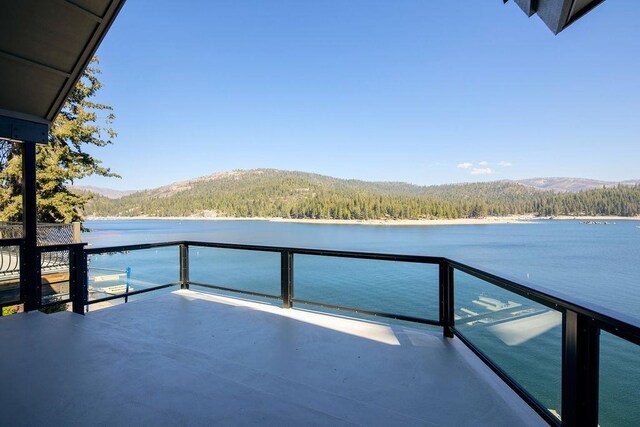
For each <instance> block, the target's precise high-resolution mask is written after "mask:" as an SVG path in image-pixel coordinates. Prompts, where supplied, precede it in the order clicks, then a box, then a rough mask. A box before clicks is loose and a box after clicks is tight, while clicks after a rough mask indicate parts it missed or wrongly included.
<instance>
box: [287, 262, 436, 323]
mask: <svg viewBox="0 0 640 427" xmlns="http://www.w3.org/2000/svg"><path fill="white" fill-rule="evenodd" d="M293 271H294V274H293V282H294V294H293V295H294V298H295V299H301V300H306V301H313V302H318V303H323V304H330V305H335V306H342V307H347V308H352V309H360V310H368V311H375V312H382V313H389V314H399V315H404V316H411V317H418V318H421V319H428V320H435V321H437V320H438V318H439V303H438V301H439V285H438V283H439V267H438V265H434V264H418V263H409V262H396V261H380V260H368V259H355V258H340V257H327V256H315V255H295V257H294V262H293Z"/></svg>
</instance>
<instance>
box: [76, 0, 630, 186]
mask: <svg viewBox="0 0 640 427" xmlns="http://www.w3.org/2000/svg"><path fill="white" fill-rule="evenodd" d="M638 15H640V2H637V1H635V0H618V1H607V2H605V3H604V4H602V5H601V6H599V7H598V8H596V9H595V10H594V11H593V12H591V13H590V14H588V15H587V16H586V17H585V18H583V19H582V20H580V21H578V22H577V23H576V24H574V25H573V26H571V27H570V28H569V29H567V30H566V31H564V32H563V33H561V34H560V35H558V36H554V35H553V33H551V31H549V30H548V29H547V28H546V26H545V25H544V24H543V23H542V21H540V19H539V18H537V17H535V16H534V17H532V18H527V17H526V15H525V14H524V13H522V12H521V11H520V10H519V9H518V7H517V6H516V5H515V4H514V3H513V2H510V3H508V4H506V5H503V4H502V1H499V0H490V1H486V0H485V1H472V0H456V1H439V2H435V1H424V0H403V1H398V2H391V1H387V0H385V1H377V0H366V1H365V0H349V1H344V0H323V1H300V0H286V1H285V0H270V1H264V0H253V1H247V0H229V1H204V0H202V1H196V0H192V1H186V0H185V1H180V2H177V1H159V0H155V1H152V0H137V1H133V0H131V1H129V2H127V4H126V5H125V7H124V9H123V10H122V12H121V14H120V16H119V17H118V19H117V21H116V22H115V24H114V25H113V27H112V29H111V31H110V32H109V34H108V35H107V37H106V39H105V40H104V42H103V44H102V46H101V47H100V50H99V52H98V53H99V56H100V59H101V67H102V70H103V76H102V80H103V82H104V85H105V86H104V89H103V90H102V91H101V92H100V94H99V99H98V101H101V102H105V103H108V104H111V105H112V106H113V107H114V109H115V113H116V115H117V120H116V122H115V128H116V129H117V131H118V132H119V137H118V138H117V140H116V143H115V144H114V145H113V146H111V147H108V148H106V149H105V148H103V149H99V150H94V151H93V152H94V153H95V154H96V155H97V156H98V157H99V158H101V159H103V160H104V163H105V164H106V165H107V166H110V167H112V169H113V170H114V171H116V172H119V173H120V174H122V176H123V179H122V180H115V179H97V178H96V179H87V180H84V182H82V184H87V185H88V184H91V185H100V186H106V187H111V188H118V189H141V188H150V187H154V186H158V185H162V184H167V183H169V182H172V181H175V180H180V179H187V178H192V177H196V176H202V175H207V174H210V173H213V172H216V171H224V170H231V169H252V168H259V167H271V168H280V169H294V170H303V171H311V172H317V173H322V174H327V175H333V176H338V177H344V178H359V179H366V180H396V181H408V182H412V183H416V184H439V183H447V182H462V181H479V180H494V179H505V178H509V179H511V178H514V179H516V178H529V177H535V176H575V177H588V178H596V179H605V180H623V179H630V178H640V117H639V116H640V109H639V107H638V104H639V102H640V26H639V25H638V22H637V17H638Z"/></svg>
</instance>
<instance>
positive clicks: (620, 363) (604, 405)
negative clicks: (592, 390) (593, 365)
mask: <svg viewBox="0 0 640 427" xmlns="http://www.w3.org/2000/svg"><path fill="white" fill-rule="evenodd" d="M639 387H640V346H637V345H635V344H634V343H632V342H629V341H626V340H623V339H621V338H618V337H617V336H615V335H612V334H609V333H607V332H604V331H603V332H601V335H600V387H599V394H600V406H599V413H598V423H599V424H600V425H601V426H602V427H612V426H614V427H618V426H629V427H631V426H639V425H640V388H639Z"/></svg>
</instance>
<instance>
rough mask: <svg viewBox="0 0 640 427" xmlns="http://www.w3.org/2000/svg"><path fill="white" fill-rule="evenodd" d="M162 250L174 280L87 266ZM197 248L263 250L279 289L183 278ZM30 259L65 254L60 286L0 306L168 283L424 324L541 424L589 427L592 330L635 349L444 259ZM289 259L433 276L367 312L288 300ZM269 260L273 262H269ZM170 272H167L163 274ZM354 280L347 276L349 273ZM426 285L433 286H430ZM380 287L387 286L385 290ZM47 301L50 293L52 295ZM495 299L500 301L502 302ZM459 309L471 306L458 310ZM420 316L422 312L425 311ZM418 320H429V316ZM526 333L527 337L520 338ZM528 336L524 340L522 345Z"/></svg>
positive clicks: (90, 252)
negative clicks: (425, 271) (457, 345)
mask: <svg viewBox="0 0 640 427" xmlns="http://www.w3.org/2000/svg"><path fill="white" fill-rule="evenodd" d="M21 245H22V242H21V240H19V239H12V240H0V247H3V246H5V247H6V246H14V247H18V248H21V247H22V246H21ZM162 248H177V249H178V251H177V252H178V254H177V259H176V258H172V259H174V260H175V261H174V262H177V263H178V266H179V268H176V269H175V273H177V274H176V276H175V280H168V281H167V282H166V283H157V281H152V282H156V283H152V282H150V281H148V280H147V281H145V280H140V279H136V278H135V277H132V276H131V274H130V273H131V271H130V269H128V268H122V267H121V268H105V267H104V266H102V267H101V266H100V265H101V264H99V265H98V266H95V267H92V266H93V263H94V261H95V262H97V260H96V257H99V256H102V257H108V256H115V257H117V256H118V254H120V255H122V254H129V253H133V252H136V251H145V250H154V251H160V250H162ZM207 249H209V250H225V251H243V252H251V253H267V254H271V255H270V257H269V260H270V261H269V262H276V263H278V264H279V265H276V266H271V267H275V269H278V270H279V274H278V273H276V275H274V277H276V276H279V277H278V279H279V288H278V289H277V291H276V292H266V291H264V290H256V289H246V288H239V287H234V286H227V285H225V284H221V283H216V284H214V283H205V282H204V281H202V280H197V281H196V280H191V279H190V272H191V267H192V266H193V265H194V261H193V260H190V254H192V253H193V251H194V250H195V251H196V254H198V256H199V254H200V251H204V250H207ZM36 253H37V256H38V257H42V256H46V255H50V254H54V253H64V254H66V255H65V256H66V257H67V259H68V260H69V265H68V270H67V272H66V274H67V276H66V280H67V288H66V289H57V288H55V286H54V285H53V283H54V280H51V281H48V280H45V279H46V278H47V277H49V273H47V272H44V271H39V272H38V277H41V279H42V280H40V281H39V282H37V283H35V284H31V286H28V285H27V284H26V283H25V282H24V280H21V282H20V293H19V299H16V300H13V301H2V300H0V303H1V305H2V306H6V305H10V304H19V303H21V302H23V301H25V300H27V298H28V297H29V295H31V298H32V300H33V295H32V294H33V293H36V295H37V298H35V299H36V300H37V301H40V306H39V307H38V308H41V307H47V306H51V305H56V304H61V303H71V304H72V308H73V311H74V312H76V313H79V314H84V313H85V312H86V310H88V308H89V307H90V306H91V305H94V304H100V303H106V302H108V301H111V300H115V299H120V298H124V299H125V300H127V299H129V298H130V297H133V296H135V295H139V294H142V293H146V292H151V291H155V290H160V289H165V288H169V287H172V286H176V287H178V286H179V287H180V288H182V289H188V288H189V287H190V286H194V287H201V288H208V289H216V290H219V291H224V292H236V293H241V294H246V295H251V296H254V297H258V298H267V299H273V300H280V301H281V302H282V306H283V307H284V308H291V307H292V306H294V305H304V306H318V307H324V308H326V309H329V310H336V311H340V312H353V313H359V314H361V315H365V316H377V317H382V318H388V319H394V320H397V321H404V322H414V323H418V324H423V325H433V326H437V327H441V328H442V330H443V334H444V336H445V337H448V338H453V337H457V338H459V339H460V340H461V341H462V342H463V343H464V344H465V345H467V346H468V347H469V348H470V349H471V350H472V351H473V352H474V353H475V354H476V355H477V356H478V357H479V358H480V359H481V360H482V361H484V362H485V363H486V364H487V365H488V366H489V367H490V368H491V369H492V370H493V371H494V372H495V373H496V374H497V375H498V376H500V377H501V378H502V379H503V380H504V381H505V382H506V383H507V384H508V385H509V386H511V387H512V388H513V390H514V391H515V392H516V393H518V394H519V395H520V397H521V398H522V399H524V400H525V401H526V402H527V403H528V404H529V405H530V406H531V407H532V408H533V409H534V410H535V411H536V412H537V413H538V414H539V415H540V416H541V417H542V418H543V419H544V420H545V421H547V422H548V423H549V424H552V425H569V426H596V425H598V415H599V414H598V410H599V404H600V400H599V397H600V395H599V385H600V375H599V372H598V370H599V366H600V355H601V350H600V342H601V339H600V333H601V331H605V332H607V333H608V334H612V335H613V336H616V337H618V338H619V339H621V340H623V341H625V342H629V343H631V344H633V345H634V346H639V345H640V326H639V324H638V322H637V321H636V320H635V319H631V318H627V317H624V316H622V315H620V314H614V313H612V312H609V311H608V310H606V309H603V308H600V307H595V306H592V305H589V304H584V303H578V302H576V301H575V300H573V299H571V298H569V297H567V296H564V295H562V294H560V293H558V292H555V291H550V290H546V289H542V288H539V287H536V286H535V285H532V284H527V285H523V284H521V283H519V282H517V281H515V280H511V279H507V278H504V277H501V276H499V275H496V274H493V273H490V272H487V271H485V270H482V269H479V268H476V267H473V266H470V265H467V264H463V263H460V262H457V261H454V260H450V259H448V258H444V257H432V256H419V255H398V254H383V253H369V252H351V251H334V250H319V249H305V248H290V247H275V246H259V245H242V244H229V243H211V242H197V241H175V242H163V243H151V244H140V245H126V246H112V247H102V248H97V247H91V248H86V247H85V245H84V244H68V245H55V246H40V247H38V250H37V252H36ZM152 255H153V254H152ZM156 256H157V254H156ZM173 256H175V254H174V255H171V257H173ZM296 257H302V258H303V259H305V257H314V258H315V257H321V258H322V259H327V258H331V259H334V260H335V259H353V260H361V261H362V260H369V261H375V262H380V263H384V262H387V263H396V264H402V265H427V266H432V267H433V273H434V274H433V275H432V277H431V276H429V277H425V278H424V279H425V282H427V281H429V280H431V281H432V282H434V283H432V285H433V289H434V292H433V295H432V297H430V299H433V300H434V301H409V302H408V303H407V304H408V306H411V307H418V309H413V310H404V309H403V310H397V311H396V312H394V311H389V310H382V309H379V308H378V307H381V306H382V305H381V304H375V307H374V308H367V307H354V306H351V305H348V304H338V303H335V302H328V301H324V300H317V299H312V298H298V297H296V285H295V283H296V281H295V278H296V274H294V273H295V271H296V270H295V269H294V260H295V259H296ZM278 258H279V261H277V259H278ZM114 259H115V258H114ZM152 261H153V260H152ZM307 261H308V260H307ZM307 261H305V262H307ZM103 264H104V262H103ZM165 264H171V258H167V260H166V261H164V258H163V260H162V261H157V265H158V266H165ZM367 265H368V264H367ZM92 268H93V269H94V270H93V271H92ZM242 268H243V269H246V270H251V269H252V268H253V267H252V265H245V266H243V267H242ZM338 268H339V267H334V269H333V270H331V269H329V270H330V271H328V272H326V273H328V275H329V276H331V275H337V274H342V275H346V276H347V277H349V274H350V273H349V272H348V271H346V272H345V271H338V270H337V269H338ZM363 271H364V270H363ZM412 271H413V270H412ZM172 274H173V273H169V276H171V275H172ZM394 274H395V273H394ZM414 274H415V271H414ZM372 277H375V276H372ZM414 277H418V276H414ZM63 279H64V277H63ZM355 279H357V277H354V280H355ZM427 279H428V280H427ZM104 283H108V284H110V286H103V285H102V284H104ZM47 285H49V288H47ZM436 285H437V290H435V289H436ZM1 286H2V282H0V290H1ZM43 286H44V287H45V288H44V289H43ZM426 286H428V283H427V284H426ZM387 291H389V290H388V289H387ZM498 291H499V292H498ZM47 292H49V294H47ZM394 292H402V290H401V289H395V290H394ZM492 293H497V294H498V295H500V296H501V297H502V300H500V299H497V298H493V297H489V296H487V295H489V294H492ZM47 295H48V297H47ZM51 295H54V296H57V297H55V298H52V297H51ZM386 295H390V296H388V298H390V299H393V298H394V294H393V292H391V293H387V294H386ZM400 296H402V295H399V297H400ZM476 296H477V297H476ZM505 298H506V299H507V301H504V299H505ZM318 299H322V298H318ZM405 299H406V298H405ZM436 300H437V301H436ZM427 303H430V304H431V306H432V307H434V309H433V310H431V313H421V311H423V310H421V309H420V307H421V306H422V304H427ZM466 303H469V304H471V305H464V304H466ZM469 307H471V308H469ZM424 311H425V312H427V311H429V310H426V309H425V310H424ZM422 314H431V316H429V315H422ZM488 331H489V332H490V333H489V332H488ZM527 334H529V335H531V336H530V337H528V336H526V335H527ZM495 336H497V337H499V338H500V339H501V340H502V343H506V346H503V347H504V348H505V349H507V350H508V351H503V352H502V353H499V352H495V351H494V350H493V349H492V347H491V346H490V345H489V344H491V342H492V341H491V339H494V337H495ZM532 337H533V338H532ZM536 337H538V338H536ZM539 337H544V340H542V341H538V344H537V345H538V347H544V348H533V347H532V346H531V345H530V344H528V343H530V342H535V339H538V340H541V338H539ZM530 339H531V341H529V340H530ZM523 343H524V344H523ZM527 345H529V347H527ZM520 348H525V350H526V351H527V352H529V354H528V356H527V357H528V358H529V359H532V357H533V359H534V361H535V358H536V357H540V358H542V359H544V360H541V361H539V363H545V361H546V362H549V364H550V365H553V363H554V362H555V363H556V364H557V365H558V366H557V367H555V368H554V367H553V366H549V369H548V370H547V376H549V375H551V374H553V373H554V372H556V373H557V374H554V375H555V376H556V378H551V380H550V381H549V382H554V381H555V382H556V383H557V389H558V390H557V391H558V393H557V394H558V395H559V396H557V397H558V399H557V400H558V401H559V402H558V403H557V407H556V408H551V406H552V405H553V403H549V402H550V401H552V400H553V399H551V398H548V395H553V393H554V386H553V385H551V386H549V387H547V389H546V390H544V388H545V387H540V384H538V382H537V380H536V375H535V373H534V374H533V375H525V376H522V375H521V374H520V373H521V372H526V371H527V370H535V369H536V365H535V364H531V366H523V364H527V363H530V362H527V357H524V356H522V355H521V354H519V353H518V351H517V350H519V349H520ZM536 355H537V356H536ZM545 358H546V359H545ZM554 369H556V370H554ZM549 372H550V373H551V374H549ZM532 376H533V380H532V378H531V377H532Z"/></svg>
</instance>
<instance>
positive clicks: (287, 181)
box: [85, 169, 640, 219]
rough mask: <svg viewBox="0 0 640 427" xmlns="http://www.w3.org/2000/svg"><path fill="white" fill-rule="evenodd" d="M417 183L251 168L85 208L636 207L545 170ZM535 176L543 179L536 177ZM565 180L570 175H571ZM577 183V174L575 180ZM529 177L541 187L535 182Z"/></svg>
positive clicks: (626, 210)
mask: <svg viewBox="0 0 640 427" xmlns="http://www.w3.org/2000/svg"><path fill="white" fill-rule="evenodd" d="M537 180H538V181H536V179H533V180H531V182H527V184H528V185H527V184H523V183H518V182H515V181H508V180H501V181H493V182H479V183H459V184H444V185H436V186H419V185H414V184H408V183H404V182H369V181H362V180H355V179H339V178H334V177H330V176H326V175H320V174H313V173H306V172H298V171H283V170H277V169H254V170H236V171H230V172H219V173H215V174H211V175H207V176H203V177H199V178H194V179H190V180H184V181H179V182H175V183H172V184H169V185H165V186H162V187H158V188H155V189H150V190H144V191H140V192H136V193H133V194H129V195H126V196H122V197H120V198H118V199H109V198H107V197H104V196H100V195H96V196H95V197H94V198H93V199H92V200H91V201H90V202H89V203H88V204H87V206H86V209H85V214H87V215H90V216H119V217H132V216H152V217H167V216H183V217H184V216H196V217H220V216H227V217H279V218H302V219H304V218H309V219H435V218H477V217H483V216H508V215H520V214H538V215H545V216H548V215H620V216H632V215H638V214H640V186H637V185H636V186H624V185H622V184H618V185H616V186H613V187H612V186H609V187H608V186H606V185H602V186H601V184H602V182H601V181H595V180H582V182H581V185H582V186H587V187H593V188H589V189H587V190H583V191H579V192H571V191H570V190H572V189H575V188H577V186H576V185H568V183H567V180H566V179H556V180H560V181H559V182H560V183H561V188H562V190H564V191H558V192H555V191H550V190H549V189H548V188H549V186H550V184H549V182H548V180H551V181H552V183H553V179H548V178H544V179H541V178H538V179H537ZM540 180H542V181H541V182H540ZM569 184H571V182H570V183H569ZM573 184H575V182H573ZM534 185H538V186H542V187H546V188H544V189H539V188H536V187H534Z"/></svg>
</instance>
